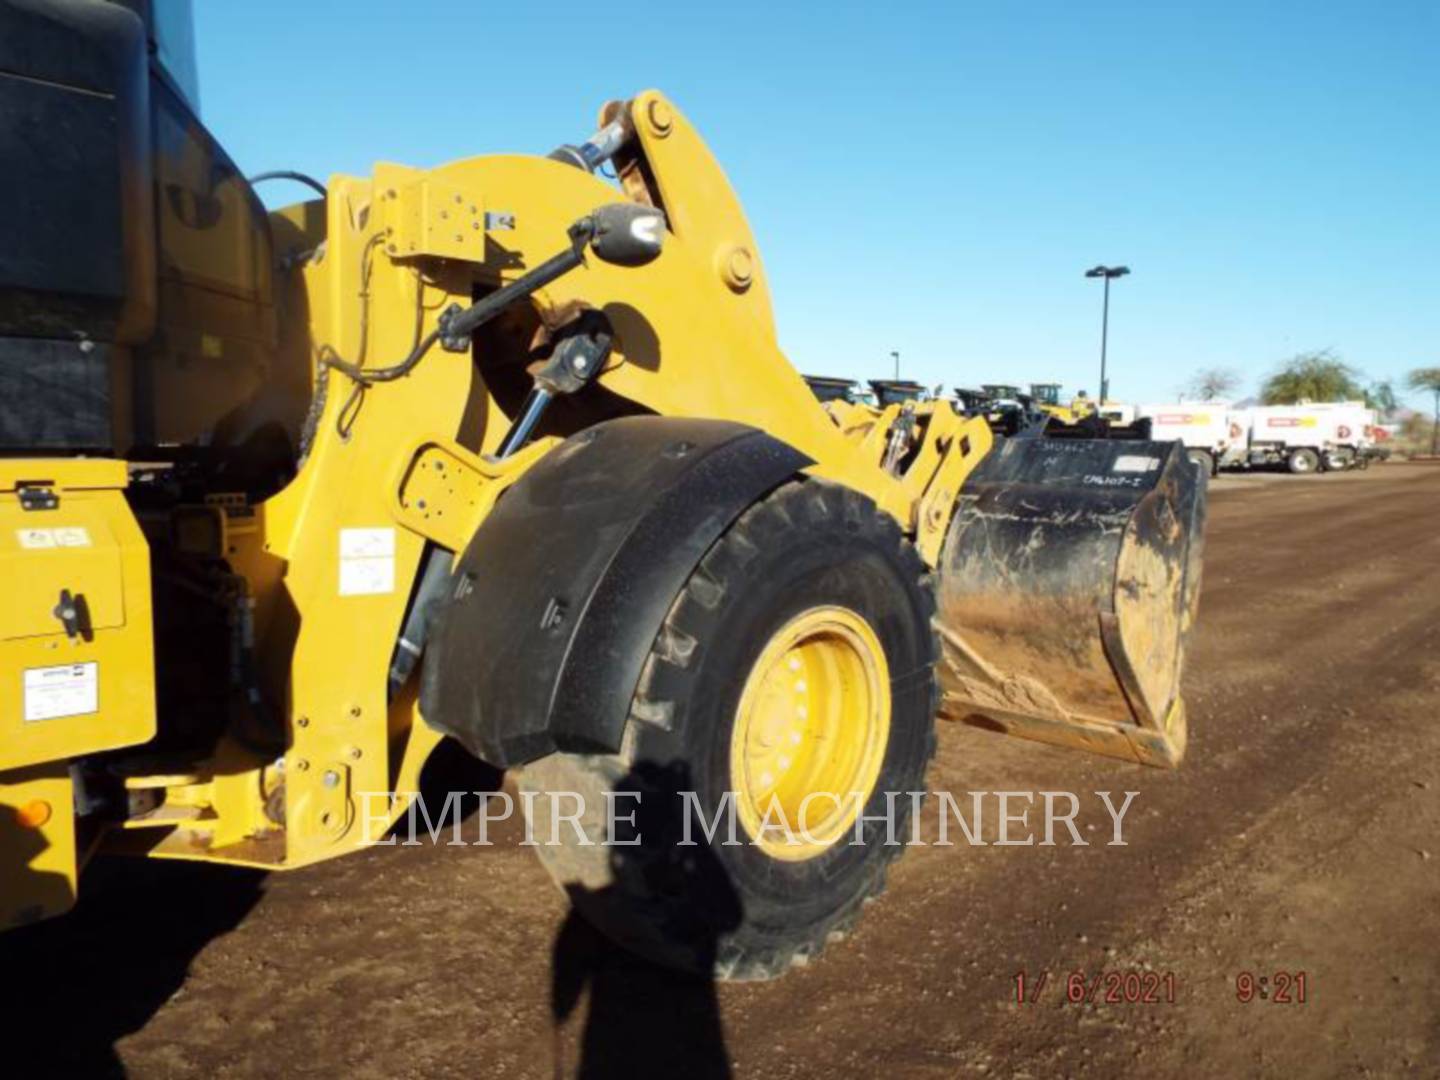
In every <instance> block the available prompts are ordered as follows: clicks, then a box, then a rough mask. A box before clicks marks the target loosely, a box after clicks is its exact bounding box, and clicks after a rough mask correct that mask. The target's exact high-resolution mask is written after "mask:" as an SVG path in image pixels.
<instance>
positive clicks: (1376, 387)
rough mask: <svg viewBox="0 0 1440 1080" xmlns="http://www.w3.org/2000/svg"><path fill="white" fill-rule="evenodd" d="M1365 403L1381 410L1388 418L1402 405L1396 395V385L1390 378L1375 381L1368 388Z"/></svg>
mask: <svg viewBox="0 0 1440 1080" xmlns="http://www.w3.org/2000/svg"><path fill="white" fill-rule="evenodd" d="M1365 404H1366V405H1368V406H1370V408H1372V409H1378V410H1380V413H1381V414H1382V415H1383V416H1385V417H1386V418H1389V417H1390V416H1392V415H1393V414H1394V412H1395V410H1396V409H1397V408H1399V407H1400V402H1399V401H1398V400H1397V399H1396V397H1395V387H1394V385H1393V384H1392V383H1391V382H1390V380H1389V379H1381V380H1380V381H1379V382H1373V383H1371V384H1370V385H1369V386H1368V387H1367V388H1366V390H1365Z"/></svg>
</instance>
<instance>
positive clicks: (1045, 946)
mask: <svg viewBox="0 0 1440 1080" xmlns="http://www.w3.org/2000/svg"><path fill="white" fill-rule="evenodd" d="M1186 690H1187V696H1188V699H1189V702H1190V748H1189V756H1188V758H1187V760H1186V762H1185V764H1184V766H1183V767H1182V768H1181V769H1180V770H1179V771H1177V772H1173V773H1171V772H1161V771H1158V770H1149V769H1143V768H1140V767H1137V766H1127V765H1125V764H1123V763H1120V762H1113V761H1109V760H1105V759H1099V758H1087V757H1083V756H1079V755H1077V754H1075V753H1073V752H1067V751H1064V750H1060V749H1052V748H1049V747H1046V746H1041V745H1038V744H1031V743H1023V742H1019V741H1015V740H1009V739H1005V738H1003V737H1001V736H998V735H994V734H991V733H988V732H984V731H980V730H976V729H972V728H968V727H961V726H956V725H949V724H947V725H945V726H944V727H943V729H942V732H941V742H940V752H939V756H938V759H937V762H936V765H935V768H934V769H933V771H932V773H931V776H930V781H931V785H932V787H933V788H934V789H937V790H939V789H948V790H950V791H952V792H954V793H956V795H957V796H959V797H960V798H961V802H962V805H968V803H967V801H966V799H965V797H964V793H966V792H970V791H990V792H993V791H999V790H1012V791H1032V790H1033V791H1046V790H1070V791H1075V792H1078V793H1080V795H1081V797H1082V812H1081V815H1080V816H1079V817H1078V818H1077V822H1078V823H1079V824H1080V825H1081V827H1082V829H1083V830H1085V831H1084V835H1086V836H1087V838H1089V839H1090V840H1091V843H1090V844H1089V846H1085V847H1080V846H1070V845H1068V844H1067V843H1066V834H1065V833H1064V831H1063V829H1062V830H1061V831H1060V833H1059V834H1058V837H1057V838H1058V839H1059V843H1058V844H1057V846H1054V847H1039V846H1033V847H1026V846H1015V847H995V846H984V847H971V846H965V845H961V846H955V847H937V846H927V847H916V848H914V849H912V850H911V851H909V852H908V853H906V855H905V857H904V858H902V859H901V861H900V862H899V864H898V865H897V866H896V868H895V869H894V871H893V872H892V874H891V878H890V887H889V889H888V891H887V892H886V894H885V896H884V897H883V898H882V899H881V900H880V901H879V902H877V903H875V904H873V905H871V906H870V908H869V909H868V911H867V912H866V915H865V917H864V919H863V920H862V921H861V923H860V926H859V928H858V930H857V932H856V933H854V934H853V935H851V936H850V937H849V938H847V939H846V940H844V941H842V942H839V943H837V944H834V945H832V946H831V947H830V948H829V949H828V950H827V951H826V953H825V955H824V956H823V957H822V958H821V959H819V960H818V961H816V962H814V963H812V964H811V965H810V966H808V967H807V968H804V969H800V970H796V971H795V972H793V973H792V974H790V975H788V976H786V977H785V978H783V979H781V980H779V981H777V982H774V983H768V984H759V985H756V984H745V985H724V986H719V987H715V986H713V985H711V984H710V983H709V982H708V981H706V980H698V979H691V978H686V977H682V976H678V975H673V974H669V973H666V972H663V971H659V970H656V969H653V968H650V967H648V966H646V965H645V964H643V963H641V962H638V961H635V960H631V959H629V958H628V957H626V956H625V955H623V954H621V953H618V952H617V951H615V950H614V949H613V948H611V947H609V946H607V945H606V944H605V943H604V942H603V941H600V940H599V939H597V938H596V937H595V936H594V935H593V934H592V933H590V932H589V931H588V930H587V929H586V928H585V927H584V926H583V925H579V924H577V923H575V922H574V921H570V920H567V911H566V904H565V901H564V899H563V897H562V896H561V895H560V894H559V893H558V892H557V891H556V890H555V889H554V888H553V886H552V885H551V884H550V882H549V880H548V879H547V877H546V876H545V874H544V872H543V871H542V870H541V868H540V865H539V863H538V861H537V860H536V859H535V858H534V856H533V854H532V853H531V852H529V851H526V850H525V849H524V848H521V847H519V846H518V841H519V839H520V834H519V832H518V830H517V829H514V828H511V827H509V826H505V827H502V828H500V829H497V830H495V831H494V832H493V833H492V837H493V838H494V839H495V840H497V841H498V842H497V843H496V844H495V846H492V847H443V846H440V847H434V846H429V845H426V846H422V847H416V848H404V847H395V848H384V849H375V850H372V851H369V852H365V853H362V854H359V855H355V856H351V857H350V858H348V859H342V860H340V861H338V862H335V863H332V864H329V865H322V866H319V867H316V868H313V869H309V870H304V871H300V872H297V873H294V874H290V875H277V876H273V877H270V878H268V879H265V878H261V877H260V876H258V875H253V876H251V875H243V874H237V873H236V872H233V871H228V870H223V869H216V868H211V867H205V866H185V865H173V864H172V865H159V864H148V863H140V864H132V863H105V864H101V865H99V866H97V867H95V868H93V871H92V873H91V875H90V878H89V879H88V880H87V882H86V888H85V889H84V890H82V892H83V897H82V901H81V904H80V907H79V909H78V910H77V912H76V913H75V914H74V915H73V916H72V917H70V918H68V919H66V920H62V921H59V922H55V923H51V924H45V925H41V926H38V927H35V928H33V929H31V930H28V931H25V932H23V933H16V934H12V935H9V936H7V937H6V938H4V939H0V975H3V985H4V987H5V993H6V994H7V996H10V997H11V998H12V1000H11V1001H10V1002H9V1003H8V1004H6V1005H5V1006H4V1007H3V1008H0V1032H3V1034H4V1039H3V1043H0V1045H3V1051H0V1053H3V1055H4V1059H5V1062H0V1072H9V1069H8V1068H6V1063H14V1062H15V1061H16V1059H17V1056H21V1057H23V1055H24V1054H25V1053H26V1051H27V1050H33V1051H35V1052H37V1053H40V1054H43V1055H44V1056H43V1058H42V1059H41V1060H43V1061H44V1062H46V1063H47V1064H48V1065H49V1066H51V1069H52V1071H59V1070H60V1069H62V1068H66V1067H68V1069H69V1070H75V1071H82V1070H83V1071H85V1072H104V1071H106V1070H110V1071H117V1072H118V1071H125V1072H128V1073H129V1074H131V1075H134V1076H142V1077H144V1076H160V1077H164V1076H199V1075H204V1076H246V1077H250V1076H267V1077H268V1076H281V1075H288V1076H296V1075H308V1074H313V1073H320V1072H322V1071H324V1072H327V1073H332V1072H333V1073H335V1074H338V1075H344V1076H352V1077H372V1076H373V1077H396V1076H402V1077H408V1076H466V1077H473V1076H519V1077H552V1076H562V1075H574V1074H575V1073H576V1072H577V1071H579V1072H582V1073H584V1074H586V1075H610V1074H612V1073H620V1072H622V1071H624V1072H627V1073H629V1074H631V1075H679V1074H682V1073H683V1074H686V1075H701V1076H704V1075H720V1074H723V1073H724V1072H725V1071H726V1070H727V1069H728V1070H730V1071H733V1073H734V1074H736V1075H739V1076H766V1077H812V1076H813V1077H830V1076H837V1075H875V1074H877V1073H879V1072H881V1071H882V1070H883V1071H884V1072H885V1073H886V1074H887V1075H893V1076H907V1077H909V1076H917V1077H923V1076H935V1077H942V1076H943V1077H950V1076H979V1075H1000V1076H1015V1077H1042V1076H1043V1077H1051V1076H1066V1075H1076V1076H1084V1075H1091V1076H1113V1075H1119V1074H1122V1073H1126V1074H1134V1075H1147V1076H1163V1075H1177V1074H1182V1073H1183V1074H1185V1075H1190V1076H1280V1075H1288V1074H1291V1073H1295V1072H1297V1071H1298V1072H1303V1074H1304V1075H1308V1076H1317V1075H1325V1076H1370V1075H1374V1076H1400V1075H1416V1076H1437V1075H1440V960H1437V957H1440V809H1437V807H1440V722H1437V721H1440V716H1437V708H1436V707H1437V703H1440V465H1435V464H1408V465H1407V464H1399V463H1396V464H1388V465H1385V466H1383V467H1379V468H1377V469H1372V470H1371V471H1370V472H1368V473H1349V474H1343V475H1325V476H1315V477H1303V478H1301V477H1289V476H1263V477H1260V476H1257V477H1240V478H1228V477H1227V478H1222V479H1220V480H1219V481H1217V482H1216V483H1214V484H1213V485H1212V488H1211V516H1210V528H1209V532H1208V535H1207V539H1206V566H1205V584H1204V592H1203V599H1202V605H1201V618H1200V624H1199V631H1198V638H1197V640H1196V641H1195V643H1194V647H1193V649H1192V652H1191V657H1190V664H1189V669H1188V672H1187V675H1186ZM490 781H491V782H493V778H490ZM476 782H477V783H479V784H480V785H482V786H483V785H484V784H485V783H486V782H487V778H484V777H480V778H478V779H477V781H476ZM1096 791H1111V792H1113V793H1115V799H1116V803H1117V805H1118V803H1119V801H1120V800H1121V799H1122V798H1123V796H1122V795H1121V793H1122V792H1125V791H1135V792H1138V794H1137V795H1136V796H1135V799H1134V802H1133V803H1132V805H1131V808H1130V810H1129V812H1128V814H1127V816H1126V819H1125V833H1124V836H1125V839H1126V841H1127V842H1128V845H1127V846H1125V847H1113V846H1107V845H1106V844H1105V841H1106V840H1107V839H1109V838H1110V819H1109V816H1108V815H1107V814H1106V813H1105V812H1104V810H1103V808H1102V807H1101V806H1100V804H1099V803H1098V802H1097V801H1096V799H1095V797H1094V796H1093V793H1094V792H1096ZM925 820H926V822H927V832H926V836H927V838H929V839H934V835H933V834H934V831H935V828H934V822H935V815H934V814H933V813H928V812H927V814H926V815H925ZM986 833H987V835H990V836H991V837H993V836H994V827H993V821H987V823H986ZM1021 971H1023V972H1025V973H1026V979H1027V987H1028V990H1027V997H1030V996H1033V995H1034V993H1035V990H1036V986H1037V983H1038V981H1039V979H1040V977H1041V975H1042V973H1048V978H1047V980H1046V982H1045V985H1044V986H1043V987H1041V988H1040V989H1039V994H1038V1000H1030V1001H1027V1002H1026V1003H1025V1004H1018V1003H1017V1002H1016V978H1015V977H1016V975H1017V973H1019V972H1021ZM1071 972H1082V973H1084V977H1085V978H1086V979H1093V978H1095V977H1097V976H1098V977H1100V978H1102V979H1103V978H1104V975H1103V973H1104V972H1117V973H1128V972H1154V973H1156V975H1157V977H1159V978H1161V979H1163V981H1162V982H1161V983H1160V985H1161V986H1162V987H1163V989H1162V990H1161V992H1160V995H1159V996H1160V997H1161V998H1162V1000H1160V1001H1157V1002H1155V1003H1149V1004H1147V1003H1132V1004H1125V1003H1117V1004H1106V1003H1104V1001H1103V998H1104V996H1105V995H1104V990H1103V989H1102V992H1101V995H1100V997H1101V999H1102V1000H1100V1001H1097V1002H1094V1003H1080V1004H1075V1003H1071V1002H1070V1001H1068V1000H1067V994H1066V981H1067V978H1068V976H1069V975H1070V973H1071ZM1242 972H1249V973H1251V974H1253V975H1254V976H1255V977H1256V978H1257V979H1258V978H1259V977H1261V976H1264V977H1265V978H1267V979H1268V980H1270V981H1269V983H1268V984H1267V985H1266V987H1265V996H1264V997H1263V998H1262V997H1261V996H1260V994H1259V988H1258V983H1257V993H1256V997H1255V1000H1253V1001H1250V1002H1248V1003H1242V1002H1241V1001H1239V1000H1238V999H1237V992H1236V978H1237V976H1238V975H1240V973H1242ZM1300 972H1304V973H1305V998H1306V1000H1305V1002H1304V1003H1303V1004H1300V1003H1298V1002H1296V1001H1294V1000H1293V998H1294V997H1296V996H1297V991H1298V987H1296V986H1293V985H1292V986H1291V987H1290V993H1289V996H1290V997H1291V998H1292V1000H1291V1001H1290V1002H1288V1003H1287V1002H1283V1001H1278V1000H1277V997H1283V996H1285V995H1284V993H1283V991H1282V993H1281V994H1279V995H1277V994H1276V992H1275V990H1276V986H1275V980H1276V977H1277V975H1279V976H1280V977H1281V981H1282V982H1283V981H1284V978H1285V976H1286V975H1292V976H1293V975H1295V974H1298V973H1300ZM1152 983H1153V981H1152ZM1102 986H1104V984H1103V983H1102ZM1171 986H1173V989H1174V998H1175V1000H1174V1002H1173V1003H1171V1002H1169V1001H1166V1000H1163V998H1164V997H1166V996H1168V991H1169V988H1170V987H1171ZM552 987H558V988H559V989H560V991H561V997H562V998H566V999H567V1004H569V1001H568V999H569V998H573V999H574V1005H573V1008H570V1009H568V1011H565V1010H562V1012H563V1015H562V1016H561V1017H559V1018H558V1019H557V1018H556V1016H555V1015H554V1010H553V1009H552V1004H551V1002H552ZM57 1017H59V1018H63V1023H64V1027H63V1031H62V1033H61V1034H59V1035H58V1036H57V1035H56V1034H55V1033H54V1028H53V1026H52V1025H53V1024H54V1023H55V1018H57ZM7 1029H8V1030H7ZM11 1075H17V1076H18V1075H22V1073H21V1072H19V1071H17V1072H14V1073H11Z"/></svg>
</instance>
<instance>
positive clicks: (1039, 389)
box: [1030, 383, 1060, 408]
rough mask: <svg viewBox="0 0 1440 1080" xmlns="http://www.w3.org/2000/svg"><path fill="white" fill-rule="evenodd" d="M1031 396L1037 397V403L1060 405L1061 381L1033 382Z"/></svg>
mask: <svg viewBox="0 0 1440 1080" xmlns="http://www.w3.org/2000/svg"><path fill="white" fill-rule="evenodd" d="M1030 396H1031V397H1032V398H1034V399H1035V404H1036V405H1041V406H1044V405H1049V406H1052V407H1057V408H1058V407H1059V406H1060V384H1059V383H1031V384H1030Z"/></svg>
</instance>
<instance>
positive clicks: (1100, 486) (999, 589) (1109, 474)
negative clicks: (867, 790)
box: [937, 439, 1206, 766]
mask: <svg viewBox="0 0 1440 1080" xmlns="http://www.w3.org/2000/svg"><path fill="white" fill-rule="evenodd" d="M1205 495H1206V490H1205V477H1204V476H1203V475H1201V473H1200V471H1199V470H1198V469H1196V468H1195V467H1194V466H1193V465H1192V464H1191V463H1190V461H1189V460H1188V459H1187V458H1186V455H1185V449H1184V447H1183V446H1181V445H1180V444H1178V443H1166V442H1131V441H1120V442H1111V441H1109V440H1094V441H1092V440H1074V441H1068V440H1067V441H1056V440H1050V439H1009V440H1006V441H1004V442H1002V443H1000V444H999V445H998V446H997V447H996V448H995V449H994V450H993V451H992V452H991V453H990V454H989V455H988V456H987V457H986V458H985V460H984V461H982V462H981V463H980V465H979V466H978V467H977V468H976V470H975V472H974V473H973V474H972V475H971V478H970V479H969V481H968V482H967V483H966V485H965V488H964V490H963V491H962V492H961V494H960V503H959V507H958V509H957V511H956V514H955V517H954V519H953V522H952V524H951V526H950V531H949V534H948V536H947V537H946V541H945V546H944V548H943V550H942V552H941V556H940V566H939V584H938V592H939V614H938V618H937V623H938V629H939V632H940V636H941V640H942V643H943V655H942V658H941V662H940V667H939V675H940V682H941V687H942V691H943V704H942V707H941V712H942V715H944V716H947V717H949V718H952V719H958V720H966V721H969V722H971V723H975V724H977V725H979V726H983V727H989V728H993V729H999V730H1003V731H1005V732H1008V733H1010V734H1014V735H1020V736H1023V737H1025V738H1031V739H1038V740H1040V741H1043V742H1050V743H1059V744H1062V745H1069V746H1076V747H1080V748H1083V749H1088V750H1092V751H1095V752H1097V753H1101V754H1106V755H1109V756H1113V757H1121V758H1126V759H1129V760H1133V761H1139V762H1142V763H1145V764H1149V765H1170V766H1173V765H1177V764H1179V762H1180V759H1181V757H1182V756H1183V754H1184V752H1185V710H1184V704H1183V702H1182V701H1181V699H1180V693H1179V682H1180V671H1181V666H1182V664H1181V661H1182V659H1183V655H1184V649H1185V643H1186V638H1187V637H1188V635H1189V631H1190V627H1191V625H1192V623H1193V622H1194V619H1195V610H1196V606H1197V604H1198V600H1199V590H1200V549H1201V536H1202V531H1203V527H1204V518H1205Z"/></svg>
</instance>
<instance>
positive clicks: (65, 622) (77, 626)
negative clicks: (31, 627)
mask: <svg viewBox="0 0 1440 1080" xmlns="http://www.w3.org/2000/svg"><path fill="white" fill-rule="evenodd" d="M51 614H52V615H54V616H55V617H56V618H57V619H59V620H60V625H61V626H63V627H65V636H66V637H68V638H70V639H72V640H73V639H75V638H77V637H78V638H84V639H85V640H86V641H89V640H90V639H91V637H92V636H93V635H92V633H91V630H90V605H89V604H87V603H86V602H85V595H84V594H83V593H76V594H75V595H74V596H71V595H70V590H69V589H61V590H60V603H58V604H56V605H55V610H54V611H52V612H51Z"/></svg>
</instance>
